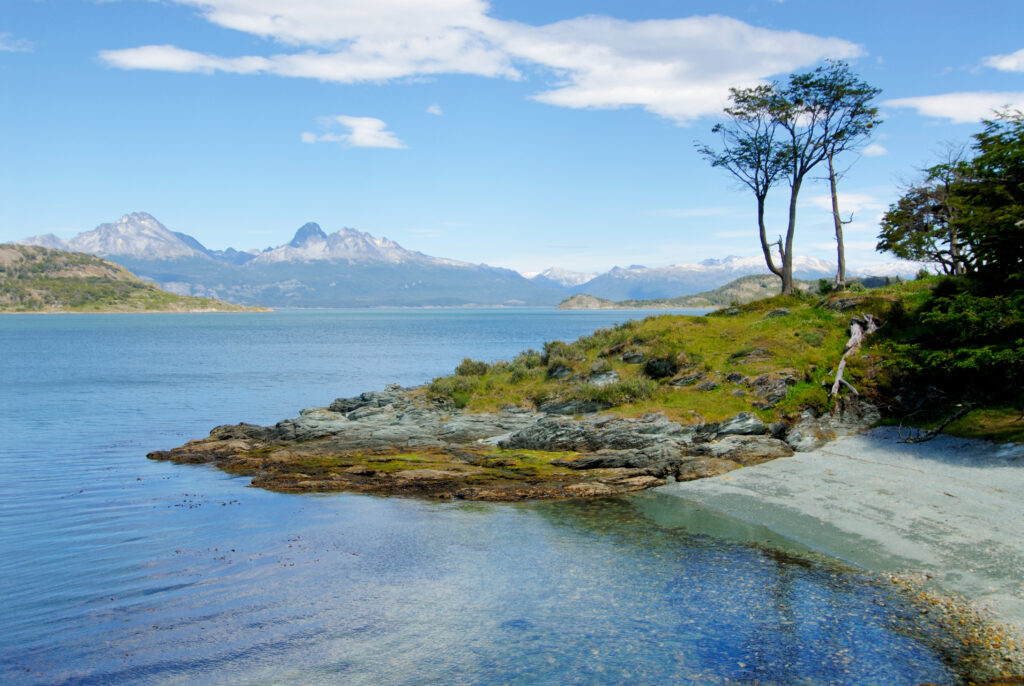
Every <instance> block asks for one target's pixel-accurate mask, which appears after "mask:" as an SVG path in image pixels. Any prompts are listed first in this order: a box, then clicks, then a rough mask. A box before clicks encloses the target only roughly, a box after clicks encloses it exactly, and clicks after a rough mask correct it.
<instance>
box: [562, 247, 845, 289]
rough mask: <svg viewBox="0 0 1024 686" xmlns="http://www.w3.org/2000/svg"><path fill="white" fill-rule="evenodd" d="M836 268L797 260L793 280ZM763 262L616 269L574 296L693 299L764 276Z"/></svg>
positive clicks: (722, 261) (723, 261) (725, 261)
mask: <svg viewBox="0 0 1024 686" xmlns="http://www.w3.org/2000/svg"><path fill="white" fill-rule="evenodd" d="M835 271H836V268H835V265H833V264H831V263H829V262H827V261H825V260H820V259H817V258H814V257H794V258H793V276H794V277H795V278H798V279H822V278H830V277H832V276H834V275H835ZM767 272H768V268H767V267H766V266H765V264H764V258H763V257H761V256H757V257H736V256H735V255H733V256H730V257H726V258H724V259H710V260H704V261H703V262H695V263H688V264H674V265H670V266H668V267H643V266H639V265H632V266H629V267H624V268H623V267H615V268H613V269H612V270H611V271H608V272H605V273H604V274H601V275H600V276H597V277H595V278H593V279H591V280H590V281H587V282H586V283H583V284H580V285H578V286H574V287H573V288H572V289H571V292H573V293H586V294H588V295H593V296H596V297H599V298H607V299H609V300H647V299H650V298H674V297H676V296H680V295H692V294H694V293H701V292H703V291H710V290H713V289H715V288H718V287H719V286H724V285H725V284H727V283H729V282H730V281H732V280H733V279H737V278H739V277H741V276H747V275H750V274H765V273H767Z"/></svg>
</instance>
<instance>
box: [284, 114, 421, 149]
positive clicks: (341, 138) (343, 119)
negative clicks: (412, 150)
mask: <svg viewBox="0 0 1024 686" xmlns="http://www.w3.org/2000/svg"><path fill="white" fill-rule="evenodd" d="M334 124H341V126H343V127H344V128H346V129H348V133H337V132H334V131H325V132H323V133H319V134H317V133H312V132H309V131H306V132H304V133H303V134H302V136H301V139H302V142H303V143H341V144H342V145H344V146H345V147H346V148H394V149H401V148H405V147H406V145H405V143H403V142H402V141H400V140H399V139H398V136H396V135H395V134H394V132H392V131H388V130H387V127H388V125H387V124H386V123H385V122H384V121H383V120H381V119H377V118H375V117H349V116H346V115H337V116H334V117H325V118H323V119H322V120H321V128H324V129H329V128H331V127H332V126H333V125H334Z"/></svg>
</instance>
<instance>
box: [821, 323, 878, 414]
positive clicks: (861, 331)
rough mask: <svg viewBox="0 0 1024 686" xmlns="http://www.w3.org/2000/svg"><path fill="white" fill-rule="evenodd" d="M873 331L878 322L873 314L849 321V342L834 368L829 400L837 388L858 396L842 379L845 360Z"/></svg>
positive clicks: (836, 391) (848, 383)
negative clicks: (834, 376) (845, 388)
mask: <svg viewBox="0 0 1024 686" xmlns="http://www.w3.org/2000/svg"><path fill="white" fill-rule="evenodd" d="M875 331H878V320H877V319H875V316H874V315H873V314H865V315H864V316H863V317H854V318H853V319H851V320H850V340H848V341H847V342H846V347H845V348H843V356H842V357H841V358H839V365H838V366H837V367H836V380H835V383H833V384H832V391H831V392H830V393H829V397H830V398H835V397H836V396H837V395H839V388H840V387H841V386H846V387H847V388H849V389H850V390H851V391H853V392H854V395H860V393H858V392H857V389H855V388H854V387H853V386H851V385H850V382H849V381H846V380H845V379H844V378H843V372H844V371H846V360H847V359H848V358H849V357H850V355H853V354H854V353H856V352H857V351H858V350H860V346H861V344H862V343H863V342H864V337H865V336H867V335H869V334H873V333H874V332H875Z"/></svg>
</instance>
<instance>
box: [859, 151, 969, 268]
mask: <svg viewBox="0 0 1024 686" xmlns="http://www.w3.org/2000/svg"><path fill="white" fill-rule="evenodd" d="M967 174H968V167H967V165H966V163H965V162H964V158H963V151H962V150H961V151H951V152H950V154H949V155H948V156H947V160H946V161H945V162H943V163H942V164H937V165H935V166H933V167H930V168H928V169H926V170H925V177H924V180H923V181H922V182H921V183H917V184H914V185H911V186H909V187H908V188H907V190H906V192H905V193H904V194H903V197H901V198H900V199H899V200H897V201H896V202H895V203H893V204H892V205H890V206H889V210H888V211H887V212H886V213H885V215H883V217H882V225H881V226H882V230H881V232H880V233H879V234H878V245H876V246H875V249H876V250H880V251H883V252H889V253H892V254H893V255H895V256H896V257H900V258H902V259H904V260H912V261H914V262H926V263H929V264H934V265H937V266H938V267H939V269H941V270H942V272H943V273H944V274H949V275H951V276H952V275H955V276H962V275H964V274H968V273H971V272H973V271H974V251H973V249H972V246H971V244H970V243H969V242H967V241H966V240H965V237H964V231H963V226H962V220H961V217H960V213H959V211H958V207H957V203H956V201H955V195H956V191H957V188H958V187H959V186H961V185H962V184H963V183H964V181H965V177H966V175H967Z"/></svg>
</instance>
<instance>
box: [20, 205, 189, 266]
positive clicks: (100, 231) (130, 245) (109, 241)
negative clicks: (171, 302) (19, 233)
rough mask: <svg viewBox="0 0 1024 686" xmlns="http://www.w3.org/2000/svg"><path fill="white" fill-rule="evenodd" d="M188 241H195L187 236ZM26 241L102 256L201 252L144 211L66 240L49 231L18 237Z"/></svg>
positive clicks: (157, 256)
mask: <svg viewBox="0 0 1024 686" xmlns="http://www.w3.org/2000/svg"><path fill="white" fill-rule="evenodd" d="M188 238H189V239H190V241H191V243H195V244H197V245H198V241H195V239H193V238H191V237H188ZM21 242H22V243H23V244H26V245H41V246H43V247H49V248H57V249H60V250H71V251H74V252H83V253H88V254H90V255H99V256H102V257H107V256H113V255H123V256H129V257H134V258H140V259H158V260H159V259H173V258H178V257H201V256H205V255H204V252H203V250H202V246H201V245H200V246H199V248H196V247H193V245H192V244H191V243H190V242H188V241H185V240H182V237H181V236H178V235H176V234H174V233H172V232H171V231H169V230H168V229H167V227H166V226H164V225H163V224H161V223H160V222H158V221H157V220H156V219H155V218H154V217H153V215H151V214H149V213H148V212H131V213H129V214H126V215H124V216H122V217H121V218H120V219H118V220H117V221H115V222H111V223H109V224H100V225H99V226H97V227H96V228H95V229H93V230H92V231H85V232H83V233H80V234H78V235H77V236H75V237H74V238H72V239H71V240H69V241H62V240H61V239H59V238H57V237H56V236H53V235H50V234H48V235H45V236H33V237H32V238H27V239H25V240H24V241H21Z"/></svg>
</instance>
